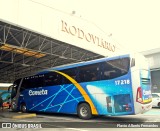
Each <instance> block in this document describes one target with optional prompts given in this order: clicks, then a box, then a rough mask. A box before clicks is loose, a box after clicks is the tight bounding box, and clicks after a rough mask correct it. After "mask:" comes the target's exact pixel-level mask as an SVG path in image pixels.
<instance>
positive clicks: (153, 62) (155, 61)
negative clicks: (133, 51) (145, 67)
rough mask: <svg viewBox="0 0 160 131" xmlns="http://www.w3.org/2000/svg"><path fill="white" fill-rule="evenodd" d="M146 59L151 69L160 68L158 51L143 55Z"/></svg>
mask: <svg viewBox="0 0 160 131" xmlns="http://www.w3.org/2000/svg"><path fill="white" fill-rule="evenodd" d="M145 57H146V58H147V60H148V63H149V66H150V68H151V69H152V70H154V69H156V68H159V69H160V53H155V54H150V55H147V56H145Z"/></svg>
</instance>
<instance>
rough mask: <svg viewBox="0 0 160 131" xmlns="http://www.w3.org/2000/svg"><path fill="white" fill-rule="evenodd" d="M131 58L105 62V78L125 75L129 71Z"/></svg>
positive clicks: (103, 77) (103, 76)
mask: <svg viewBox="0 0 160 131" xmlns="http://www.w3.org/2000/svg"><path fill="white" fill-rule="evenodd" d="M129 61H130V59H129V58H128V57H127V58H123V59H116V60H110V61H106V62H104V63H103V72H104V73H103V75H102V79H103V80H108V79H114V78H117V77H120V76H123V75H125V74H127V73H128V70H129V66H130V65H129Z"/></svg>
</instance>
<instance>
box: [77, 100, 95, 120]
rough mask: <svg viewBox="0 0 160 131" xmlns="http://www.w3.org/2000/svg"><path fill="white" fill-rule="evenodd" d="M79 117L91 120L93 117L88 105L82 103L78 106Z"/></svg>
mask: <svg viewBox="0 0 160 131" xmlns="http://www.w3.org/2000/svg"><path fill="white" fill-rule="evenodd" d="M77 113H78V116H79V117H80V118H81V119H85V120H87V119H90V118H91V117H92V113H91V108H90V106H89V105H88V104H87V103H82V104H80V105H79V106H78V110H77Z"/></svg>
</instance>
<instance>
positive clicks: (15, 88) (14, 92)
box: [8, 79, 23, 111]
mask: <svg viewBox="0 0 160 131" xmlns="http://www.w3.org/2000/svg"><path fill="white" fill-rule="evenodd" d="M22 80H23V79H18V80H17V81H15V82H14V84H13V85H12V86H10V87H9V88H8V92H10V93H11V109H12V110H13V111H16V110H17V107H18V98H19V96H20V87H21V83H22Z"/></svg>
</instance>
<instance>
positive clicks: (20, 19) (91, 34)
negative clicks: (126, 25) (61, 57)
mask: <svg viewBox="0 0 160 131" xmlns="http://www.w3.org/2000/svg"><path fill="white" fill-rule="evenodd" d="M0 3H1V4H0V19H1V20H2V21H6V22H9V23H12V24H15V25H17V26H20V27H23V28H26V29H29V30H32V31H34V32H37V33H40V34H42V35H45V36H48V37H51V38H54V39H57V40H60V41H63V42H66V43H69V44H72V45H75V46H78V47H81V48H84V49H87V50H90V51H92V52H95V53H98V54H101V55H104V56H108V55H113V54H114V55H115V54H119V52H121V49H120V48H119V47H118V45H116V43H115V42H114V41H113V40H112V39H111V38H110V37H108V36H107V34H105V33H104V32H102V31H101V30H100V29H99V28H97V27H95V26H94V25H93V24H92V23H90V22H88V21H86V20H83V19H81V18H79V17H75V16H72V15H69V14H65V13H63V12H59V11H57V10H55V9H53V8H49V7H47V6H44V5H42V4H38V3H35V2H33V1H30V0H0Z"/></svg>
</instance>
